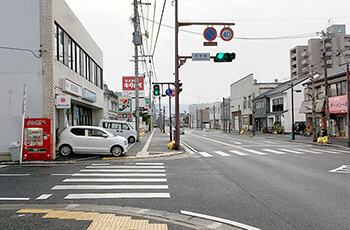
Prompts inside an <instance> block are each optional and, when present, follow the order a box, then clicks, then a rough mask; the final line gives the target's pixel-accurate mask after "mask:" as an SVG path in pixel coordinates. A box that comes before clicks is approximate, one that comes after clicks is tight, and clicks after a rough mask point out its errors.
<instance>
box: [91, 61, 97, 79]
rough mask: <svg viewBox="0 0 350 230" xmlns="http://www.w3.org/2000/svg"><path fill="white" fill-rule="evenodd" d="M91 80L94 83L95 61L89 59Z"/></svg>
mask: <svg viewBox="0 0 350 230" xmlns="http://www.w3.org/2000/svg"><path fill="white" fill-rule="evenodd" d="M91 81H92V83H94V84H95V85H96V63H95V62H94V61H91Z"/></svg>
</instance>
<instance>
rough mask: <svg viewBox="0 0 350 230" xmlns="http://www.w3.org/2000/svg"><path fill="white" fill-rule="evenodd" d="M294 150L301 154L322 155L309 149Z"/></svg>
mask: <svg viewBox="0 0 350 230" xmlns="http://www.w3.org/2000/svg"><path fill="white" fill-rule="evenodd" d="M295 150H297V151H303V153H302V154H305V153H313V154H323V153H319V152H315V151H314V150H309V149H295Z"/></svg>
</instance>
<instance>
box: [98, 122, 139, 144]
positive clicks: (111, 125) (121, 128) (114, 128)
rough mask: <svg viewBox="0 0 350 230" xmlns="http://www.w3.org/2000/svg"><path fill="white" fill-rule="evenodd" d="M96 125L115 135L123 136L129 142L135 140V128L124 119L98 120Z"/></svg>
mask: <svg viewBox="0 0 350 230" xmlns="http://www.w3.org/2000/svg"><path fill="white" fill-rule="evenodd" d="M98 126H100V127H103V128H105V129H107V130H108V131H110V132H111V133H113V134H114V135H116V136H122V137H125V138H126V139H128V141H129V143H134V142H135V140H136V135H137V133H136V130H135V129H134V128H133V127H132V126H131V125H130V124H129V123H128V122H126V121H118V120H100V122H99V125H98Z"/></svg>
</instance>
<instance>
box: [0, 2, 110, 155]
mask: <svg viewBox="0 0 350 230" xmlns="http://www.w3.org/2000/svg"><path fill="white" fill-rule="evenodd" d="M0 15H1V16H0V17H1V21H2V22H3V23H1V25H0V28H1V31H2V32H3V34H4V36H2V43H3V45H4V46H5V45H6V46H7V47H9V49H2V50H1V52H0V59H1V62H0V63H1V64H0V69H1V70H2V72H1V73H0V77H1V80H2V82H6V83H7V84H2V85H1V86H0V94H1V100H2V104H3V105H4V109H3V110H1V112H0V116H1V117H2V120H1V126H2V127H3V128H4V129H5V130H9V132H8V134H7V135H6V137H4V138H1V139H0V154H1V155H2V156H4V157H5V158H6V156H7V157H8V153H9V149H8V145H9V144H10V143H11V142H13V141H17V140H20V138H21V124H22V101H23V91H24V90H23V88H24V85H26V88H27V94H26V107H25V108H26V110H25V111H26V113H25V116H26V117H29V118H51V119H52V121H53V129H54V132H53V135H54V136H55V137H56V138H54V146H55V145H56V144H57V137H58V133H59V132H60V131H62V130H63V129H64V127H65V126H66V125H67V123H68V124H69V125H97V124H98V121H99V120H100V119H102V118H103V104H104V96H103V53H102V50H101V49H100V48H99V47H98V45H97V44H96V42H95V41H94V40H93V38H92V37H91V36H90V35H89V33H88V32H87V30H86V29H85V28H84V26H83V25H82V24H81V23H80V21H79V20H78V18H77V17H76V16H75V15H74V13H73V12H72V10H71V9H70V8H69V6H68V5H67V3H66V2H65V1H64V0H32V1H31V2H30V4H28V3H27V1H26V0H18V1H2V2H0ZM28 50H29V52H26V51H28ZM58 97H60V98H61V97H65V98H67V99H70V101H71V103H70V106H69V108H66V109H58V108H56V103H57V101H56V99H57V98H58ZM54 157H55V154H54Z"/></svg>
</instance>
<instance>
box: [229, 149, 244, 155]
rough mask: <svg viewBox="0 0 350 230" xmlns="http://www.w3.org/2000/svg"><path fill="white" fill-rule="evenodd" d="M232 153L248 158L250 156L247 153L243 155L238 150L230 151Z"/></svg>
mask: <svg viewBox="0 0 350 230" xmlns="http://www.w3.org/2000/svg"><path fill="white" fill-rule="evenodd" d="M230 152H231V153H234V154H237V155H239V156H247V155H248V154H246V153H242V152H240V151H237V150H230Z"/></svg>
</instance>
